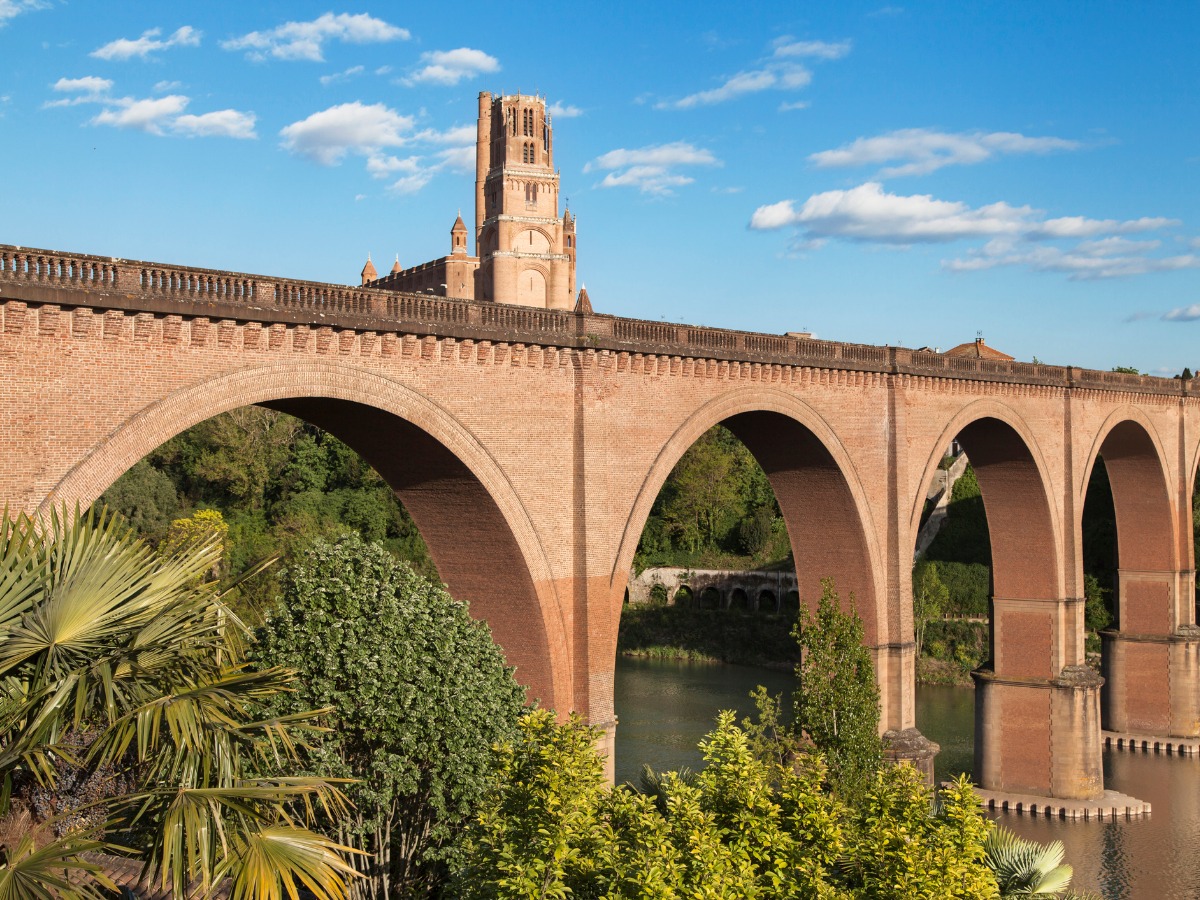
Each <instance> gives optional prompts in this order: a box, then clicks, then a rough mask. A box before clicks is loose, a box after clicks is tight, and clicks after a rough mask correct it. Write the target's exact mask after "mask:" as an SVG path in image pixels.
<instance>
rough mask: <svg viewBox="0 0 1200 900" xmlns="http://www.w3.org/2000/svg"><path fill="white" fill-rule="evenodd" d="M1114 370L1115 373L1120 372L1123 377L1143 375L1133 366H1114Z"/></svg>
mask: <svg viewBox="0 0 1200 900" xmlns="http://www.w3.org/2000/svg"><path fill="white" fill-rule="evenodd" d="M1112 370H1113V371H1114V372H1119V373H1121V374H1122V375H1141V374H1142V373H1141V372H1139V371H1138V370H1137V369H1135V368H1134V367H1133V366H1113V367H1112Z"/></svg>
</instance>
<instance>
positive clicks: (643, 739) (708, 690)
mask: <svg viewBox="0 0 1200 900" xmlns="http://www.w3.org/2000/svg"><path fill="white" fill-rule="evenodd" d="M757 684H764V685H765V686H766V687H767V688H768V690H770V691H771V692H772V693H780V692H785V691H790V690H791V688H792V676H791V673H789V672H777V671H771V670H768V669H753V668H747V667H741V666H724V665H712V664H701V663H674V662H663V661H658V660H630V659H619V660H618V662H617V679H616V709H617V716H618V718H619V722H620V724H619V725H618V727H617V759H616V776H617V781H618V782H620V781H628V780H635V779H636V778H637V774H638V772H639V771H640V770H641V766H642V763H649V764H650V765H651V766H652V767H654V768H655V769H658V770H660V771H663V770H666V769H675V768H679V767H680V766H690V767H692V768H698V767H699V766H700V765H701V759H700V753H699V751H698V750H697V749H696V743H697V742H698V741H699V740H700V738H701V737H703V736H704V734H705V733H706V732H708V731H709V730H710V729H711V728H712V723H713V718H714V716H716V714H717V712H718V711H719V710H721V709H737V710H738V711H739V717H740V716H741V715H745V714H748V713H749V712H750V710H751V704H750V700H749V694H750V691H751V690H752V689H753V688H754V686H755V685H757ZM974 715H975V696H974V692H973V691H972V690H971V689H969V688H952V687H923V688H919V689H918V690H917V725H918V727H919V728H920V729H921V731H922V732H924V734H925V735H926V736H927V737H929V738H930V739H932V740H935V741H937V742H938V743H939V744H941V745H942V752H941V754H939V756H938V758H937V776H938V778H939V779H943V778H947V777H950V776H952V775H955V774H957V773H959V772H970V771H971V760H972V754H973V752H974V750H973V743H974ZM1104 777H1105V784H1106V785H1107V786H1108V787H1109V789H1110V790H1115V791H1120V792H1121V793H1123V794H1129V795H1131V796H1134V797H1137V798H1139V799H1142V800H1149V801H1150V803H1151V804H1152V805H1153V807H1154V815H1153V816H1151V817H1150V818H1149V819H1142V820H1136V819H1135V820H1130V821H1121V822H1114V823H1107V822H1103V823H1102V822H1062V821H1059V820H1046V819H1042V818H1034V819H1031V818H1028V817H1025V816H1016V815H1004V816H1003V821H1004V823H1005V824H1006V825H1008V826H1009V827H1010V828H1012V829H1013V830H1014V831H1017V832H1018V833H1019V834H1021V835H1024V836H1025V837H1029V838H1033V839H1035V840H1038V841H1043V842H1045V841H1052V840H1061V841H1062V842H1063V844H1064V845H1065V847H1066V858H1067V861H1068V862H1070V863H1071V865H1072V866H1073V867H1074V868H1075V881H1074V886H1075V887H1077V888H1079V889H1083V890H1090V891H1095V892H1097V893H1099V894H1100V895H1101V896H1102V897H1104V898H1106V900H1116V898H1134V897H1136V898H1143V897H1154V898H1164V900H1175V898H1179V900H1184V898H1200V854H1198V853H1197V851H1198V850H1200V758H1197V757H1183V758H1179V757H1163V756H1153V755H1145V754H1133V753H1125V752H1116V751H1113V752H1111V753H1106V754H1105V757H1104Z"/></svg>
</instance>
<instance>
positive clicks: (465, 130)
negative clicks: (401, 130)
mask: <svg viewBox="0 0 1200 900" xmlns="http://www.w3.org/2000/svg"><path fill="white" fill-rule="evenodd" d="M478 137H479V132H478V130H477V128H476V126H474V125H455V126H454V127H453V128H447V129H446V130H445V131H438V130H437V129H436V128H426V129H423V130H422V131H419V132H417V133H416V134H415V135H413V140H417V141H424V142H425V143H427V144H453V145H454V146H456V147H465V146H468V145H469V146H470V147H472V151H471V152H472V153H474V152H475V151H474V149H473V148H474V146H475V141H476V139H477V138H478Z"/></svg>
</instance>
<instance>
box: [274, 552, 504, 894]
mask: <svg viewBox="0 0 1200 900" xmlns="http://www.w3.org/2000/svg"><path fill="white" fill-rule="evenodd" d="M257 637H258V643H257V647H256V648H255V658H256V661H257V662H258V664H259V665H268V666H270V665H275V666H285V667H287V668H289V669H294V670H295V671H296V672H297V673H298V675H299V679H298V681H297V684H296V687H295V689H294V691H293V692H292V693H290V694H288V695H286V696H283V697H279V698H276V700H275V701H274V702H273V703H272V704H271V705H270V708H271V710H272V712H274V713H276V714H281V715H290V714H292V713H295V712H297V711H300V710H304V709H310V708H324V709H327V710H328V711H327V712H325V713H324V714H322V715H321V717H320V718H319V719H318V720H317V722H318V723H319V724H320V725H322V726H324V727H326V728H328V729H329V730H328V731H327V732H324V733H322V734H319V735H316V736H314V737H312V738H310V739H309V740H308V742H307V744H306V746H305V747H303V748H302V749H301V752H300V764H301V765H300V767H299V771H300V773H302V774H306V775H322V776H325V777H330V776H334V777H338V778H353V779H356V780H355V781H354V782H353V783H351V784H349V785H347V787H346V794H347V796H348V797H349V799H350V800H351V802H352V803H353V804H354V809H353V811H352V812H351V813H350V814H348V815H346V816H343V817H341V818H338V819H335V820H332V821H327V822H326V825H327V827H328V828H329V830H330V833H331V834H332V835H333V836H334V837H336V839H337V841H338V843H339V844H344V845H348V846H351V847H354V848H355V849H357V850H360V851H363V853H364V855H361V856H358V855H356V856H353V857H351V861H352V862H353V863H354V865H355V867H356V868H357V869H358V871H359V872H360V873H361V874H362V875H363V876H364V877H363V878H361V879H356V880H355V881H354V882H352V884H351V888H352V891H353V896H354V897H356V898H358V900H369V898H374V897H380V898H385V897H416V896H426V895H428V894H429V893H430V892H431V891H434V890H435V889H436V888H437V887H438V886H439V885H440V884H441V883H442V882H443V881H444V878H445V873H446V871H447V868H448V866H449V865H450V864H451V863H452V862H453V861H454V859H455V858H456V854H457V852H458V849H459V848H458V846H457V845H458V840H457V839H458V837H459V836H460V835H461V833H462V829H463V826H464V824H465V823H466V820H467V819H468V817H469V816H470V815H471V814H472V813H473V812H474V810H475V807H476V805H477V804H478V803H479V801H480V799H481V797H482V796H483V793H484V791H485V790H487V789H488V788H489V787H490V786H491V774H492V773H491V767H490V763H491V748H492V746H493V745H495V744H496V743H498V742H500V741H502V740H505V739H507V738H510V737H511V736H512V735H513V732H514V729H515V727H516V723H517V719H518V718H519V716H520V713H521V710H522V708H523V706H524V691H523V690H522V689H521V688H520V687H519V686H518V685H517V683H516V682H515V681H514V680H513V678H512V672H511V670H509V669H508V668H506V666H505V663H504V656H503V654H502V653H501V651H500V649H499V648H498V647H497V646H496V645H495V644H494V643H493V642H492V639H491V633H490V632H489V630H488V628H487V625H485V624H484V623H482V622H477V621H475V620H474V619H472V618H471V616H470V615H469V613H468V612H467V608H466V606H465V605H464V604H462V603H458V602H456V601H454V600H453V599H451V597H450V595H449V594H447V593H446V591H445V590H444V589H443V588H441V587H439V586H438V585H436V584H434V583H432V582H430V581H428V580H427V579H425V578H422V577H421V576H419V575H417V574H416V573H415V572H414V571H413V570H412V568H411V567H409V566H408V565H407V564H406V563H402V562H398V561H397V560H396V559H395V557H394V556H392V555H391V554H390V553H388V552H387V551H386V550H384V549H383V547H382V546H380V545H379V544H369V543H367V542H365V541H364V540H363V539H362V538H360V537H359V536H358V535H349V536H346V537H343V538H340V539H339V540H337V541H336V542H334V543H329V542H326V541H325V540H323V539H321V538H318V539H316V540H315V541H314V542H313V544H312V545H311V547H309V549H308V550H306V551H305V552H304V553H303V554H301V556H300V557H299V558H298V559H296V560H294V561H293V562H292V563H291V564H290V565H289V566H288V567H287V569H286V571H285V572H284V574H283V578H282V592H281V595H280V598H279V601H278V602H277V603H276V604H275V605H274V606H273V607H272V608H271V611H270V613H269V615H268V616H267V619H266V622H265V623H264V625H263V626H262V627H261V628H259V629H258V634H257Z"/></svg>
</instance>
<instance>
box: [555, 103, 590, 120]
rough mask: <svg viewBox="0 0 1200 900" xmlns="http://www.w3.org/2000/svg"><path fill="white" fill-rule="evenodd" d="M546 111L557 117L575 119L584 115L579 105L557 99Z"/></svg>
mask: <svg viewBox="0 0 1200 900" xmlns="http://www.w3.org/2000/svg"><path fill="white" fill-rule="evenodd" d="M546 112H548V113H550V115H551V116H552V117H553V118H555V119H574V118H577V117H578V116H582V115H583V110H582V109H580V108H579V107H578V106H571V105H570V104H569V103H562V102H561V101H557V100H556V101H555V102H554V103H551V104H550V107H549V109H547V110H546Z"/></svg>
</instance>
